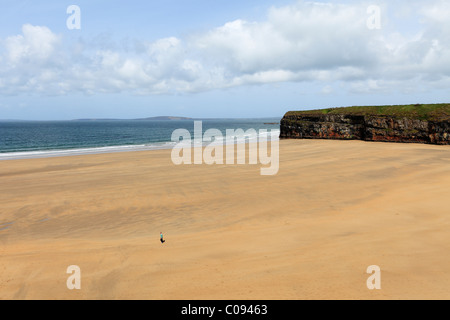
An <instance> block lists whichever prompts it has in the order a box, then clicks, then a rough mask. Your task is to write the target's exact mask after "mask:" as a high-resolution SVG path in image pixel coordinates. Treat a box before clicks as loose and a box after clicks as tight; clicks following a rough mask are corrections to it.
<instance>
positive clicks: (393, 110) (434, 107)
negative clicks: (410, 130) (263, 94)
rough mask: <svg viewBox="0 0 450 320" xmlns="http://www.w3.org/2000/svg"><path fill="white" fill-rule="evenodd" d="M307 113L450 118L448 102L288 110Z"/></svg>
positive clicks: (434, 118)
mask: <svg viewBox="0 0 450 320" xmlns="http://www.w3.org/2000/svg"><path fill="white" fill-rule="evenodd" d="M308 114H346V115H361V116H370V115H372V116H390V117H395V118H408V119H420V120H432V121H443V120H450V104H448V103H441V104H411V105H397V106H367V107H360V106H354V107H342V108H329V109H320V110H310V111H290V112H288V113H286V116H290V115H308Z"/></svg>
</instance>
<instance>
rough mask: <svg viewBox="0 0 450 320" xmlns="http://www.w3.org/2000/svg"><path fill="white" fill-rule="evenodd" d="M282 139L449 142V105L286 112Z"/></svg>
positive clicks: (442, 143)
mask: <svg viewBox="0 0 450 320" xmlns="http://www.w3.org/2000/svg"><path fill="white" fill-rule="evenodd" d="M280 131H281V133H280V138H282V139H340V140H364V141H383V142H413V143H429V144H440V145H449V144H450V104H415V105H396V106H367V107H342V108H331V109H319V110H310V111H290V112H288V113H286V114H285V115H284V117H283V119H282V120H281V125H280Z"/></svg>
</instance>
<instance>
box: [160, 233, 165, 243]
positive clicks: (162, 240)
mask: <svg viewBox="0 0 450 320" xmlns="http://www.w3.org/2000/svg"><path fill="white" fill-rule="evenodd" d="M160 236H161V239H160V240H161V243H164V242H166V240H164V237H163V234H162V232H160Z"/></svg>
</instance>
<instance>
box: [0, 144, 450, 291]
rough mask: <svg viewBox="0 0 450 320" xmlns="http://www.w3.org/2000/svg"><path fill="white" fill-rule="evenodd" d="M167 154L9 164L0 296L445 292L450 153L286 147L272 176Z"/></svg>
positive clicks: (2, 166) (1, 198)
mask: <svg viewBox="0 0 450 320" xmlns="http://www.w3.org/2000/svg"><path fill="white" fill-rule="evenodd" d="M170 153H171V150H156V151H148V152H126V153H112V154H99V155H85V156H72V157H60V158H47V159H27V160H8V161H1V162H0V181H1V183H0V203H1V208H0V299H152V300H159V299H183V300H184V299H277V300H291V299H292V300H297V299H450V290H449V289H448V288H449V286H450V274H449V270H450V254H449V252H450V232H449V230H450V209H449V207H450V197H449V190H450V149H449V148H448V147H446V146H431V145H421V144H395V143H374V142H362V141H325V140H317V141H312V140H283V141H281V142H280V169H279V172H278V174H277V175H275V176H262V175H260V168H261V165H211V166H210V165H206V164H203V165H190V166H189V165H181V166H175V165H174V164H173V163H172V161H171V158H170ZM160 232H163V233H164V236H165V239H166V243H165V244H161V243H160V242H159V233H160ZM70 265H77V266H79V267H80V269H81V290H69V289H68V288H67V286H66V281H67V278H68V277H69V276H70V275H69V274H67V273H66V270H67V267H68V266H70ZM371 265H377V266H379V267H380V268H381V286H382V288H381V290H369V289H368V288H367V286H366V281H367V278H368V277H369V276H370V275H369V274H367V272H366V270H367V267H368V266H371Z"/></svg>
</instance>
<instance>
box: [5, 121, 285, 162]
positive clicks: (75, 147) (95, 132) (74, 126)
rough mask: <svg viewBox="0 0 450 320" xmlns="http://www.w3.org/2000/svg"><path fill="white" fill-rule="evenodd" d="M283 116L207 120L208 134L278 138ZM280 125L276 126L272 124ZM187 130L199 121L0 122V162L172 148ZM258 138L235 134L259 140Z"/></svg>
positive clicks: (206, 128)
mask: <svg viewBox="0 0 450 320" xmlns="http://www.w3.org/2000/svg"><path fill="white" fill-rule="evenodd" d="M279 121H280V118H265V119H208V120H202V128H203V132H205V131H206V130H208V129H218V130H220V131H221V132H222V134H223V136H224V137H225V136H226V130H227V129H233V130H236V129H242V130H243V131H247V130H248V129H255V131H256V133H257V134H258V133H259V130H261V129H266V130H268V131H269V133H270V136H271V137H272V139H277V138H278V136H279V129H280V126H279V124H278V123H279ZM273 123H276V124H273ZM176 129H186V130H188V131H189V132H190V133H191V136H192V137H194V120H74V121H3V122H2V121H0V160H8V159H28V158H42V157H53V156H68V155H83V154H96V153H110V152H123V151H144V150H156V149H170V148H173V147H174V146H175V144H176V143H175V142H173V141H172V133H173V131H174V130H176ZM258 138H259V137H258V136H251V137H247V138H246V137H236V141H237V142H238V143H239V142H248V141H257V139H258Z"/></svg>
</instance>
